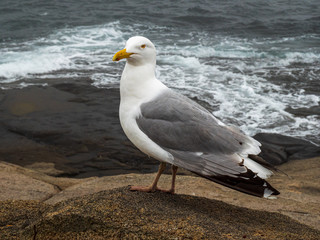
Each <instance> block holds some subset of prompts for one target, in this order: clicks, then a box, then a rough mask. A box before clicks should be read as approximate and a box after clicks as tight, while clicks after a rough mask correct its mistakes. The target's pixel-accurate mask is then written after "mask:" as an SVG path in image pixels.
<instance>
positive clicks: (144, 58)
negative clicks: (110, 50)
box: [112, 36, 156, 65]
mask: <svg viewBox="0 0 320 240" xmlns="http://www.w3.org/2000/svg"><path fill="white" fill-rule="evenodd" d="M123 58H126V59H127V61H128V63H130V64H133V65H144V64H150V63H152V64H155V63H156V48H155V47H154V45H153V43H152V42H151V41H150V40H149V39H148V38H145V37H141V36H135V37H131V38H129V39H128V41H127V43H126V47H125V48H124V49H122V50H121V51H119V52H117V53H116V54H115V55H114V56H113V58H112V61H119V60H121V59H123Z"/></svg>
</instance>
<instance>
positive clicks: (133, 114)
mask: <svg viewBox="0 0 320 240" xmlns="http://www.w3.org/2000/svg"><path fill="white" fill-rule="evenodd" d="M127 72H128V64H127V65H126V67H125V69H124V71H123V74H122V77H121V82H120V94H121V101H120V110H119V117H120V123H121V126H122V129H123V131H124V132H125V134H126V135H127V137H128V138H129V140H130V141H131V142H132V143H133V144H134V145H135V146H136V147H137V148H138V149H140V150H141V151H142V152H144V153H145V154H147V155H148V156H151V157H153V158H155V159H157V160H159V161H163V162H168V163H172V161H173V156H172V155H171V154H170V153H168V152H167V151H165V150H163V149H162V148H161V147H160V146H159V145H157V144H156V143H154V142H153V141H152V140H151V139H150V138H149V137H148V136H147V135H146V134H145V133H143V132H142V131H141V130H140V128H139V127H138V124H137V122H136V119H137V117H139V115H140V114H141V111H140V106H141V104H143V103H145V102H149V101H150V100H152V99H153V98H155V97H156V96H158V95H159V94H160V93H161V92H162V91H164V90H165V89H167V87H166V86H165V85H164V84H163V83H161V82H160V81H158V80H157V79H156V78H155V77H150V78H146V76H144V77H143V81H141V75H140V74H139V72H135V71H132V69H131V70H130V75H128V74H127Z"/></svg>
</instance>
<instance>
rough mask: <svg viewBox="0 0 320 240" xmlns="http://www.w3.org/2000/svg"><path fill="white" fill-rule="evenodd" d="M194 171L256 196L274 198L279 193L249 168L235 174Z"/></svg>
mask: <svg viewBox="0 0 320 240" xmlns="http://www.w3.org/2000/svg"><path fill="white" fill-rule="evenodd" d="M194 173H195V174H197V175H199V176H201V177H204V178H207V179H209V180H211V181H213V182H216V183H219V184H222V185H224V186H227V187H230V188H233V189H236V190H238V191H241V192H244V193H247V194H250V195H253V196H257V197H263V198H269V199H274V198H276V197H275V195H279V194H280V192H279V191H278V190H276V189H275V188H273V187H272V186H271V185H270V184H269V183H268V182H267V181H266V180H264V179H262V178H260V177H258V176H257V175H256V174H254V173H253V172H252V171H251V170H249V169H248V171H247V172H246V173H242V174H239V175H235V176H223V175H213V176H206V175H202V174H199V173H196V172H194Z"/></svg>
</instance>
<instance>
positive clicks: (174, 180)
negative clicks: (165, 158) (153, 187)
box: [162, 165, 178, 194]
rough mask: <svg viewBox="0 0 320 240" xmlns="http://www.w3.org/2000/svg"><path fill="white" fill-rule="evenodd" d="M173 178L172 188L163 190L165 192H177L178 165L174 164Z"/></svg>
mask: <svg viewBox="0 0 320 240" xmlns="http://www.w3.org/2000/svg"><path fill="white" fill-rule="evenodd" d="M171 170H172V180H171V188H170V189H169V190H162V191H163V192H167V193H171V194H174V192H175V187H176V175H177V171H178V167H177V166H174V165H172V168H171Z"/></svg>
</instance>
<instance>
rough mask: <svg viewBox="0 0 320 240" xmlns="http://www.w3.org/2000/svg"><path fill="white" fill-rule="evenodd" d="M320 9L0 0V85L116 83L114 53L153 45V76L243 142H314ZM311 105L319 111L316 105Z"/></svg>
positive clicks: (274, 4)
mask: <svg viewBox="0 0 320 240" xmlns="http://www.w3.org/2000/svg"><path fill="white" fill-rule="evenodd" d="M319 6H320V4H319V1H318V0H308V1H298V0H293V1H280V0H278V1H276V0H275V1H260V0H259V1H253V0H246V1H231V0H227V1H174V2H173V1H168V0H166V1H158V2H150V1H134V2H133V1H100V0H94V1H84V0H77V1H75V0H71V1H51V2H49V1H46V2H45V1H40V0H38V1H36V0H16V1H8V0H2V1H0V87H1V88H2V89H10V88H22V87H25V86H28V85H35V84H36V85H37V84H39V85H50V84H54V83H55V81H56V80H57V79H63V80H64V81H65V82H73V81H75V80H77V81H82V80H83V81H87V80H88V79H89V80H90V81H91V84H93V85H94V86H96V87H101V88H108V87H110V86H113V87H114V86H118V84H119V80H120V76H121V72H122V69H123V67H124V61H123V62H120V63H115V62H112V61H111V59H112V56H113V55H114V53H115V52H117V51H118V50H120V49H122V48H123V47H124V45H125V42H126V40H127V39H128V38H129V37H131V36H135V35H142V36H145V37H148V38H149V39H150V40H151V41H152V42H153V43H154V44H155V46H156V48H157V53H158V58H157V64H158V66H157V70H156V71H157V72H156V74H157V77H158V78H159V79H160V80H162V81H163V82H164V83H165V84H166V85H168V86H169V87H172V88H174V89H176V90H177V91H180V92H181V93H183V94H185V95H187V96H189V97H196V98H198V99H200V100H202V101H204V102H206V103H207V104H209V105H210V106H211V108H212V109H213V114H214V115H215V116H217V117H218V118H219V119H221V120H222V121H224V122H225V123H229V124H235V125H237V126H239V127H240V128H241V129H242V130H243V131H244V132H246V133H247V134H249V135H254V134H256V133H259V132H272V133H280V134H284V135H289V136H295V137H300V138H303V139H307V140H309V141H313V142H315V143H317V144H319V143H320V134H319V133H320V132H319V126H320V110H319V109H320V108H319V103H320V7H319ZM317 106H318V108H317Z"/></svg>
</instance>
